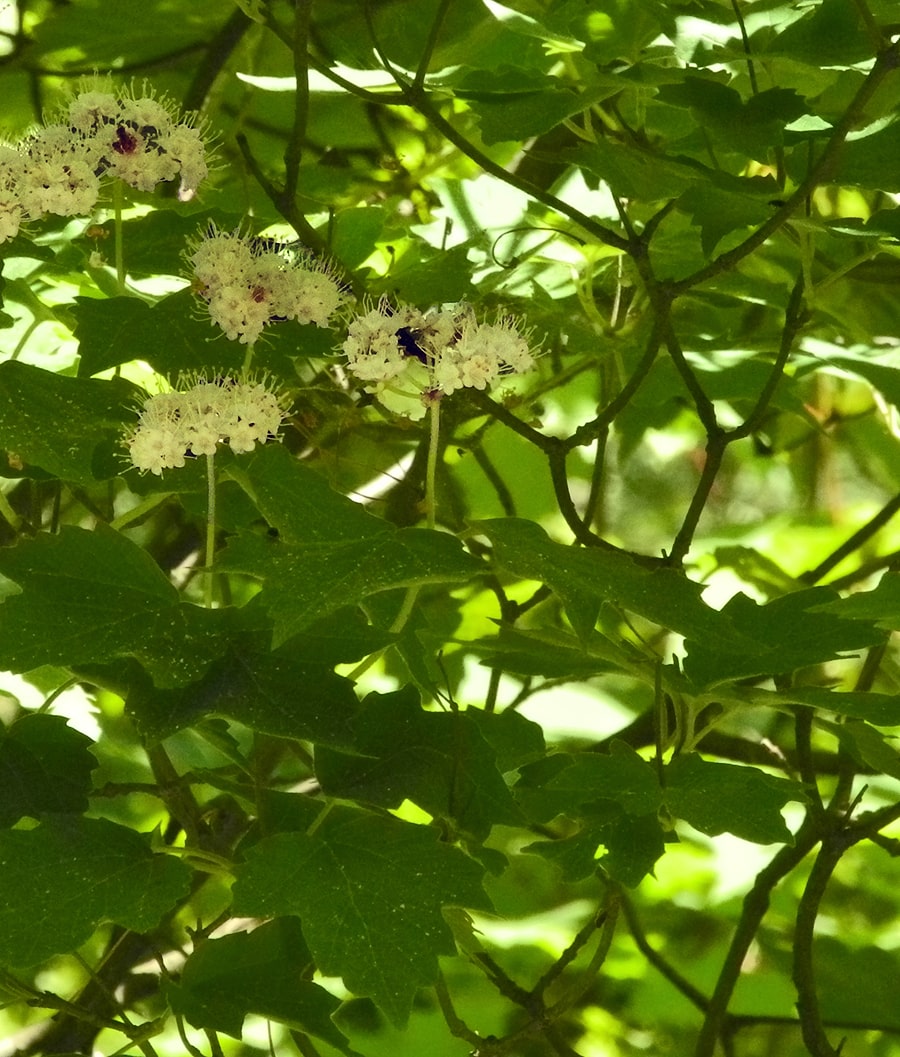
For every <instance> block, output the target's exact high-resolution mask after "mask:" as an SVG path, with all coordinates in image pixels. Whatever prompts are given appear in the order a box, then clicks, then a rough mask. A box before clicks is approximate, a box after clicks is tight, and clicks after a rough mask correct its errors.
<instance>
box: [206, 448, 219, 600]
mask: <svg viewBox="0 0 900 1057" xmlns="http://www.w3.org/2000/svg"><path fill="white" fill-rule="evenodd" d="M215 550H216V467H215V455H207V456H206V562H205V564H206V608H207V609H212V607H213V587H214V583H215V581H214V578H213V577H214V574H213V560H214V558H215Z"/></svg>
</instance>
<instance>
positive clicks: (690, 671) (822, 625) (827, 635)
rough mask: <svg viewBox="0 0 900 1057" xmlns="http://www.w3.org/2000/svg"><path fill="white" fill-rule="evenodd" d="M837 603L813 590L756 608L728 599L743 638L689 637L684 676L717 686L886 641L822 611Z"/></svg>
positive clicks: (877, 632)
mask: <svg viewBox="0 0 900 1057" xmlns="http://www.w3.org/2000/svg"><path fill="white" fill-rule="evenodd" d="M838 598H839V596H838V594H837V592H836V591H833V590H831V589H829V588H827V587H815V588H810V589H809V590H805V591H795V592H794V593H793V594H789V595H785V596H784V597H783V598H776V599H773V601H771V602H769V603H767V604H766V605H763V606H761V605H757V603H756V602H754V601H753V600H752V599H750V598H748V597H747V596H746V595H744V594H737V595H735V596H734V597H733V598H731V599H730V600H729V602H728V603H727V604H726V605H725V607H724V608H723V610H722V615H723V616H725V617H727V618H729V619H730V621H731V623H732V625H733V626H734V627H735V628H736V629H737V630H738V631H739V632H740V633H741V634H742V635H743V636H744V637H745V639H746V642H745V644H744V645H743V646H742V647H741V648H740V649H736V648H735V647H734V645H733V644H732V643H728V642H724V641H721V640H714V639H703V640H695V639H694V638H693V637H689V639H688V642H687V644H686V646H687V657H686V658H685V661H684V671H685V674H686V675H687V676H688V677H689V678H690V679H692V680H693V681H694V682H695V683H696V684H697V685H698V686H702V687H708V686H714V685H715V684H716V683H719V682H723V681H725V680H728V679H738V678H742V677H744V676H750V675H763V674H772V675H777V674H780V673H782V672H791V671H794V670H795V669H797V668H803V667H806V666H808V665H811V664H820V663H822V662H824V661H830V660H833V659H834V658H835V657H839V656H841V655H843V654H845V653H848V652H850V651H852V650H857V649H862V648H864V647H866V646H872V645H875V644H876V643H879V642H882V641H883V640H884V638H885V632H884V631H882V630H881V629H880V628H877V627H876V626H875V625H874V624H870V623H867V622H864V621H856V620H853V621H850V620H841V619H840V618H839V617H837V616H834V615H832V613H830V612H823V611H822V609H821V607H822V606H824V605H825V604H826V603H828V602H835V601H837V599H838Z"/></svg>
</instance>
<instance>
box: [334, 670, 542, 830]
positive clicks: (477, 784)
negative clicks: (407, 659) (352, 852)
mask: <svg viewBox="0 0 900 1057" xmlns="http://www.w3.org/2000/svg"><path fill="white" fill-rule="evenodd" d="M353 731H354V736H353V742H352V745H353V749H354V755H347V754H343V753H335V752H329V751H327V750H324V751H319V752H317V753H316V775H317V777H318V779H319V781H320V782H321V784H322V788H323V789H324V790H325V792H326V793H327V794H328V795H329V796H334V797H339V798H341V799H345V800H359V801H362V802H363V803H369V804H378V805H380V806H381V807H389V808H395V807H399V806H400V804H401V803H402V802H403V801H404V800H412V801H413V803H415V804H418V805H419V807H421V808H422V809H423V810H425V811H427V812H428V813H429V814H430V815H434V816H437V817H447V818H452V819H454V820H455V821H456V823H457V824H458V825H459V826H460V828H461V829H462V830H464V831H465V832H467V833H469V834H471V835H472V836H473V837H475V838H476V839H478V840H483V839H484V838H485V837H487V835H488V833H489V832H490V829H491V826H492V825H493V824H495V823H498V824H506V825H510V826H514V825H518V824H521V823H522V822H523V821H524V820H523V817H522V815H521V813H520V811H519V809H518V808H517V806H516V804H515V801H514V800H513V798H512V794H511V793H510V791H509V789H508V788H507V785H506V783H505V782H504V781H503V778H502V777H501V775H500V771H499V770H498V769H497V762H496V756H495V753H494V751H493V749H492V748H491V746H490V745H489V744H488V742H487V741H486V740H485V739H484V738H483V737H482V735H481V733H480V730H479V724H478V723H476V722H475V721H474V720H473V719H472V717H471V716H470V714H469V713H468V712H426V711H425V710H424V709H423V708H422V707H421V706H420V704H419V696H418V694H417V693H416V692H415V690H412V689H411V688H408V689H405V690H399V691H397V692H396V693H393V694H383V695H382V694H370V695H369V696H368V697H367V698H366V700H365V702H364V703H363V710H362V712H361V713H360V715H359V716H358V717H357V718H356V719H355V720H354V722H353Z"/></svg>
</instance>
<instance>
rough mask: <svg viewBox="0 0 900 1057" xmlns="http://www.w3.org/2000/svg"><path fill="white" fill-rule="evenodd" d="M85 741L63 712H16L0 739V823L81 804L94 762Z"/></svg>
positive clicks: (69, 811) (83, 805)
mask: <svg viewBox="0 0 900 1057" xmlns="http://www.w3.org/2000/svg"><path fill="white" fill-rule="evenodd" d="M90 744H91V739H90V738H88V737H86V736H85V735H84V734H82V733H81V732H80V731H77V730H75V729H74V728H73V727H70V726H69V725H68V723H67V722H66V720H65V718H64V717H63V716H50V715H43V714H30V715H24V716H20V717H19V719H17V720H16V721H15V723H13V724H12V726H10V727H9V728H8V729H7V731H6V733H5V735H4V737H3V738H2V740H0V826H11V825H13V824H14V823H16V822H18V821H19V819H20V818H22V816H23V815H29V816H31V817H32V818H40V817H41V816H42V815H45V814H47V813H51V812H56V813H59V814H80V813H81V812H82V811H84V810H86V808H87V806H88V792H89V791H90V788H91V771H92V770H93V769H94V767H96V765H97V761H96V760H95V759H94V757H93V756H92V755H91V754H90V753H89V752H88V746H89V745H90Z"/></svg>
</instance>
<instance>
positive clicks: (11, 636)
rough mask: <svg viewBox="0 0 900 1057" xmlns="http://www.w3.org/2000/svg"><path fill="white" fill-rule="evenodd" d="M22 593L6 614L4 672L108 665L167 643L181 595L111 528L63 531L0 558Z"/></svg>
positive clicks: (0, 659)
mask: <svg viewBox="0 0 900 1057" xmlns="http://www.w3.org/2000/svg"><path fill="white" fill-rule="evenodd" d="M0 572H2V573H3V575H4V576H7V577H9V578H10V579H11V580H13V581H15V582H16V583H19V584H21V585H22V587H23V593H22V594H19V595H13V596H12V597H10V598H7V599H6V601H5V602H4V603H3V605H2V607H0V665H2V666H3V667H5V668H9V669H13V670H15V671H28V670H29V669H30V668H36V667H38V665H41V664H63V665H66V664H78V663H90V662H96V661H103V660H106V659H108V658H110V657H113V656H116V655H118V654H121V653H130V652H133V651H135V650H136V649H138V648H139V647H140V646H141V645H143V644H145V643H146V641H147V639H148V638H153V637H154V635H159V636H161V637H165V636H166V634H167V632H168V628H169V626H170V622H171V620H172V619H173V614H174V612H175V611H176V610H177V607H178V604H179V603H178V592H177V591H176V590H175V588H174V587H173V586H172V584H170V583H169V581H168V579H167V578H166V576H165V575H164V574H163V573H162V572H161V571H160V569H159V568H158V567H157V566H156V565H155V564H154V562H153V559H152V558H151V557H150V555H149V554H148V553H147V552H146V551H144V550H142V549H141V548H140V547H138V546H137V545H136V544H134V543H132V542H131V540H129V539H128V538H127V537H125V536H123V535H121V534H119V533H117V532H114V531H113V530H112V529H109V528H107V527H106V526H104V525H102V524H101V525H98V526H97V528H96V529H95V530H94V531H93V532H88V531H87V530H85V529H81V528H76V527H74V526H69V525H66V526H63V528H62V530H61V532H60V533H59V534H58V535H49V534H41V535H39V536H35V537H34V538H33V539H28V540H22V541H20V542H19V543H18V544H17V545H16V546H14V547H6V548H3V549H2V550H0Z"/></svg>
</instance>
